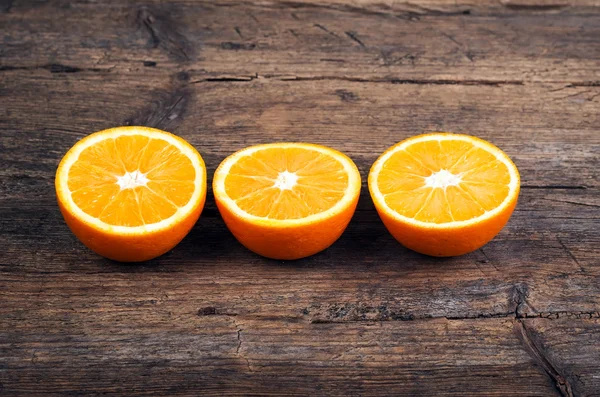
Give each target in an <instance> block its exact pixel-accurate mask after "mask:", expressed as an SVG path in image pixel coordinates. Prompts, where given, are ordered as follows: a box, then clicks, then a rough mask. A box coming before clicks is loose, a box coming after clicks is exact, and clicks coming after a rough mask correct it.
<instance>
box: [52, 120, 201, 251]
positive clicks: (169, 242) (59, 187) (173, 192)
mask: <svg viewBox="0 0 600 397" xmlns="http://www.w3.org/2000/svg"><path fill="white" fill-rule="evenodd" d="M56 192H57V198H58V201H59V205H60V207H61V210H62V212H63V215H64V216H65V219H66V220H67V223H68V224H69V226H70V227H71V229H72V230H73V231H74V233H75V234H76V235H77V236H78V237H79V238H80V239H81V240H82V241H83V242H84V243H85V244H86V245H88V246H89V247H90V248H92V249H93V250H94V251H96V252H98V253H100V254H102V255H104V256H107V257H110V258H113V259H117V260H124V261H129V260H132V261H137V260H145V259H149V258H150V257H154V256H157V255H160V254H161V253H164V252H166V251H167V250H169V249H170V248H172V246H173V245H174V244H176V243H177V242H178V241H179V240H180V239H181V238H183V236H184V235H185V234H187V232H188V231H189V228H190V227H191V225H193V222H195V220H196V219H197V218H198V216H199V214H200V211H201V209H202V206H203V204H204V197H205V195H206V171H205V167H204V162H203V161H202V158H201V157H200V155H199V154H198V152H197V151H196V150H195V149H194V148H193V147H192V146H190V145H189V144H188V143H187V142H185V141H183V140H182V139H181V138H178V137H176V136H174V135H171V134H169V133H167V132H164V131H160V130H156V129H152V128H145V127H119V128H114V129H110V130H105V131H100V132H97V133H95V134H92V135H90V136H88V137H86V138H85V139H83V140H81V141H80V142H78V143H77V144H76V145H75V146H73V148H71V150H69V152H68V153H67V154H66V155H65V157H64V158H63V160H62V161H61V164H60V165H59V169H58V171H57V175H56ZM161 234H162V235H163V236H162V238H159V237H160V235H161ZM132 240H133V241H136V243H135V244H131V242H132ZM175 240H177V241H175ZM150 243H151V244H150Z"/></svg>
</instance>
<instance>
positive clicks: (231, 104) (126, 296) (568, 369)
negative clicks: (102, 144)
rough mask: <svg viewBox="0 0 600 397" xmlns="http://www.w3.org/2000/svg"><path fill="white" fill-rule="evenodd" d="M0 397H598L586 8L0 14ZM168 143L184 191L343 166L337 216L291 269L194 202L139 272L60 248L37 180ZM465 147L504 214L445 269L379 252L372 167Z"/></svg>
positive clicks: (598, 47)
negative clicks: (507, 185)
mask: <svg viewBox="0 0 600 397" xmlns="http://www.w3.org/2000/svg"><path fill="white" fill-rule="evenodd" d="M0 32H1V34H0V134H1V135H0V396H17V395H22V396H33V395H41V394H47V395H105V394H114V395H124V394H130V395H139V396H166V395H172V396H194V395H199V394H209V395H216V394H237V395H244V394H256V395H259V394H272V395H283V394H289V395H406V396H408V395H431V396H446V395H454V396H471V395H483V396H489V395H498V396H516V395H519V396H524V395H527V396H553V395H557V396H559V395H563V396H600V233H599V232H600V213H599V208H600V181H599V174H600V173H599V169H600V112H599V110H600V108H599V105H600V2H598V1H579V2H576V1H574V0H550V1H546V2H541V3H540V2H535V1H534V0H514V1H513V0H510V1H504V0H501V1H496V0H483V1H474V0H456V1H455V0H428V1H424V2H419V3H417V2H394V1H388V0H354V1H340V0H326V1H317V0H297V1H266V0H265V1H263V0H247V1H236V0H233V1H191V0H177V1H172V2H168V3H167V2H160V1H143V2H136V1H133V0H127V1H125V0H123V1H117V0H115V1H90V0H77V1H66V0H65V1H42V0H37V1H34V0H31V1H26V0H23V1H19V0H15V1H10V0H9V1H6V0H2V1H0ZM124 124H128V125H148V126H153V127H158V128H162V129H166V130H168V131H171V132H174V133H176V134H178V135H180V136H182V137H184V138H185V139H187V140H188V141H189V142H191V143H192V144H193V145H194V146H195V147H196V148H197V149H198V150H199V151H200V153H201V154H202V156H203V157H204V159H205V161H206V163H207V165H208V170H209V175H211V174H212V172H213V171H214V170H215V168H216V166H217V165H218V164H219V162H220V161H221V160H222V159H223V158H225V157H226V156H227V155H228V154H230V153H232V152H233V151H234V150H237V149H240V148H243V147H245V146H248V145H251V144H255V143H264V142H272V141H281V140H288V141H309V142H315V143H321V144H325V145H329V146H332V147H334V148H336V149H339V150H341V151H344V152H345V153H347V154H348V155H349V156H350V157H352V158H353V159H354V160H355V162H356V163H357V164H358V166H359V168H360V170H361V173H362V176H363V181H364V183H363V192H362V195H361V200H360V203H359V208H358V210H357V212H356V215H355V217H354V219H353V221H352V223H351V224H350V226H349V228H348V230H347V231H346V233H345V234H344V235H343V237H342V238H341V239H340V240H339V241H338V242H337V243H336V244H335V245H334V246H332V247H331V248H330V249H328V250H326V251H325V252H323V253H320V254H318V255H315V256H313V257H311V258H308V259H304V260H300V261H295V262H279V261H272V260H267V259H264V258H261V257H259V256H256V255H254V254H252V253H250V252H248V251H247V250H245V249H244V248H243V247H242V246H240V245H239V244H238V243H237V242H236V241H235V239H234V238H233V237H232V236H231V235H230V233H229V232H228V231H227V229H226V227H225V226H224V224H223V222H222V220H221V218H220V216H219V214H218V211H217V210H216V207H215V203H214V199H213V198H212V197H211V194H210V192H209V196H208V201H207V204H206V208H205V210H204V212H203V214H202V216H201V218H200V220H199V222H198V224H197V225H196V226H195V228H194V229H193V230H192V232H191V233H190V235H189V236H188V237H187V238H186V239H185V240H184V241H183V242H182V243H181V244H180V245H179V246H178V247H176V248H175V249H174V250H173V251H172V252H170V253H168V254H166V255H164V256H163V257H161V258H158V259H156V260H153V261H151V262H148V263H145V264H140V265H125V264H119V263H115V262H111V261H108V260H105V259H102V258H100V257H98V256H97V255H95V254H93V253H92V252H90V251H88V250H87V249H86V248H85V247H84V246H82V245H81V244H80V243H79V242H78V241H77V240H76V239H75V237H74V236H73V235H72V234H71V233H70V231H69V230H68V228H67V227H66V225H65V223H64V222H63V220H62V218H61V215H60V213H59V210H58V207H57V205H56V202H55V197H54V187H53V183H54V172H55V170H56V166H57V164H58V162H59V160H60V159H61V157H62V156H63V155H64V153H65V152H66V151H67V150H68V148H69V147H71V146H72V145H73V144H74V143H75V142H76V141H77V140H78V139H80V138H82V137H84V136H85V135H87V134H89V133H91V132H93V131H97V130H101V129H104V128H108V127H113V126H118V125H124ZM437 130H443V131H454V132H463V133H471V134H475V135H477V136H479V137H482V138H484V139H487V140H490V141H491V142H493V143H495V144H496V145H498V146H499V147H501V148H502V149H504V150H505V151H506V152H507V153H508V154H509V155H510V156H511V157H512V158H513V159H514V161H515V163H516V164H517V166H518V167H519V169H520V172H521V176H522V191H521V197H520V200H519V204H518V206H517V209H516V211H515V213H514V215H513V217H512V219H511V220H510V222H509V224H508V225H507V227H506V228H505V229H504V230H503V231H502V232H501V233H500V235H499V236H498V237H497V238H495V239H494V240H493V241H492V242H490V243H489V244H488V245H486V246H485V247H484V248H483V249H481V250H479V251H477V252H474V253H472V254H469V255H465V256H462V257H458V258H452V259H435V258H430V257H426V256H422V255H419V254H416V253H414V252H411V251H409V250H407V249H405V248H403V247H402V246H400V245H399V244H398V243H396V241H395V240H393V239H392V237H390V235H389V234H388V233H387V231H386V230H385V229H384V227H383V225H382V224H381V222H380V220H379V219H378V217H377V214H376V212H375V211H374V208H373V205H372V203H371V200H370V198H369V196H368V191H367V187H366V176H367V172H368V170H369V167H370V165H371V164H372V162H373V161H374V160H375V159H376V158H377V156H378V153H381V152H382V151H383V150H384V149H385V148H387V147H388V146H390V145H392V144H393V143H395V142H398V141H400V140H402V139H403V138H406V137H408V136H411V135H415V134H418V133H422V132H426V131H437Z"/></svg>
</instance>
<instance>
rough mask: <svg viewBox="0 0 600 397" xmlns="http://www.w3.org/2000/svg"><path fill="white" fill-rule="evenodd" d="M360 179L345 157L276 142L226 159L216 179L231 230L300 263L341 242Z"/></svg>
mask: <svg viewBox="0 0 600 397" xmlns="http://www.w3.org/2000/svg"><path fill="white" fill-rule="evenodd" d="M360 183H361V182H360V174H359V172H358V169H357V168H356V165H355V164H354V163H353V162H352V160H350V159H349V158H348V157H346V156H345V155H344V154H342V153H340V152H338V151H336V150H333V149H330V148H327V147H324V146H318V145H312V144H307V143H275V144H268V145H258V146H252V147H249V148H246V149H244V150H241V151H239V152H237V153H235V154H233V155H231V156H229V157H228V158H226V159H225V160H224V161H223V162H222V163H221V165H220V166H219V168H218V169H217V171H216V172H215V177H214V180H213V190H214V193H215V199H216V202H217V205H218V207H219V211H220V212H221V214H222V216H223V218H224V220H225V222H226V224H227V226H228V227H229V229H230V230H231V231H232V233H233V234H234V235H235V237H236V238H237V239H238V240H239V241H240V242H241V243H242V244H244V245H245V246H246V247H247V248H249V249H250V250H252V251H254V252H256V253H258V254H260V255H263V256H267V257H270V258H276V259H297V258H301V257H305V256H308V255H312V254H314V253H316V252H319V251H321V250H323V249H325V248H327V247H328V246H330V245H331V244H333V242H335V240H337V239H338V238H339V236H340V235H341V234H342V232H343V231H344V229H345V228H346V226H347V225H348V222H349V221H350V218H351V217H352V215H353V213H354V210H355V208H356V203H357V201H358V196H359V194H360Z"/></svg>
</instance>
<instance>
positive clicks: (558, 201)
mask: <svg viewBox="0 0 600 397" xmlns="http://www.w3.org/2000/svg"><path fill="white" fill-rule="evenodd" d="M540 200H545V201H553V202H555V203H564V204H573V205H581V206H584V207H592V208H600V205H598V204H589V203H580V202H578V201H570V200H557V199H550V198H545V197H541V198H540Z"/></svg>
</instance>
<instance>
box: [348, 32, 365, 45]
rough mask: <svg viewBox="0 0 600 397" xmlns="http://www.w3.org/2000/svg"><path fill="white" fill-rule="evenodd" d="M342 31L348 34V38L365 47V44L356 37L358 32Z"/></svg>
mask: <svg viewBox="0 0 600 397" xmlns="http://www.w3.org/2000/svg"><path fill="white" fill-rule="evenodd" d="M344 33H346V36H348V37H349V38H350V40H352V41H355V42H356V43H358V45H359V46H361V47H362V48H366V46H365V44H364V43H363V42H362V41H361V40H360V39H359V38H358V33H356V32H352V31H349V32H344Z"/></svg>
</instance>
